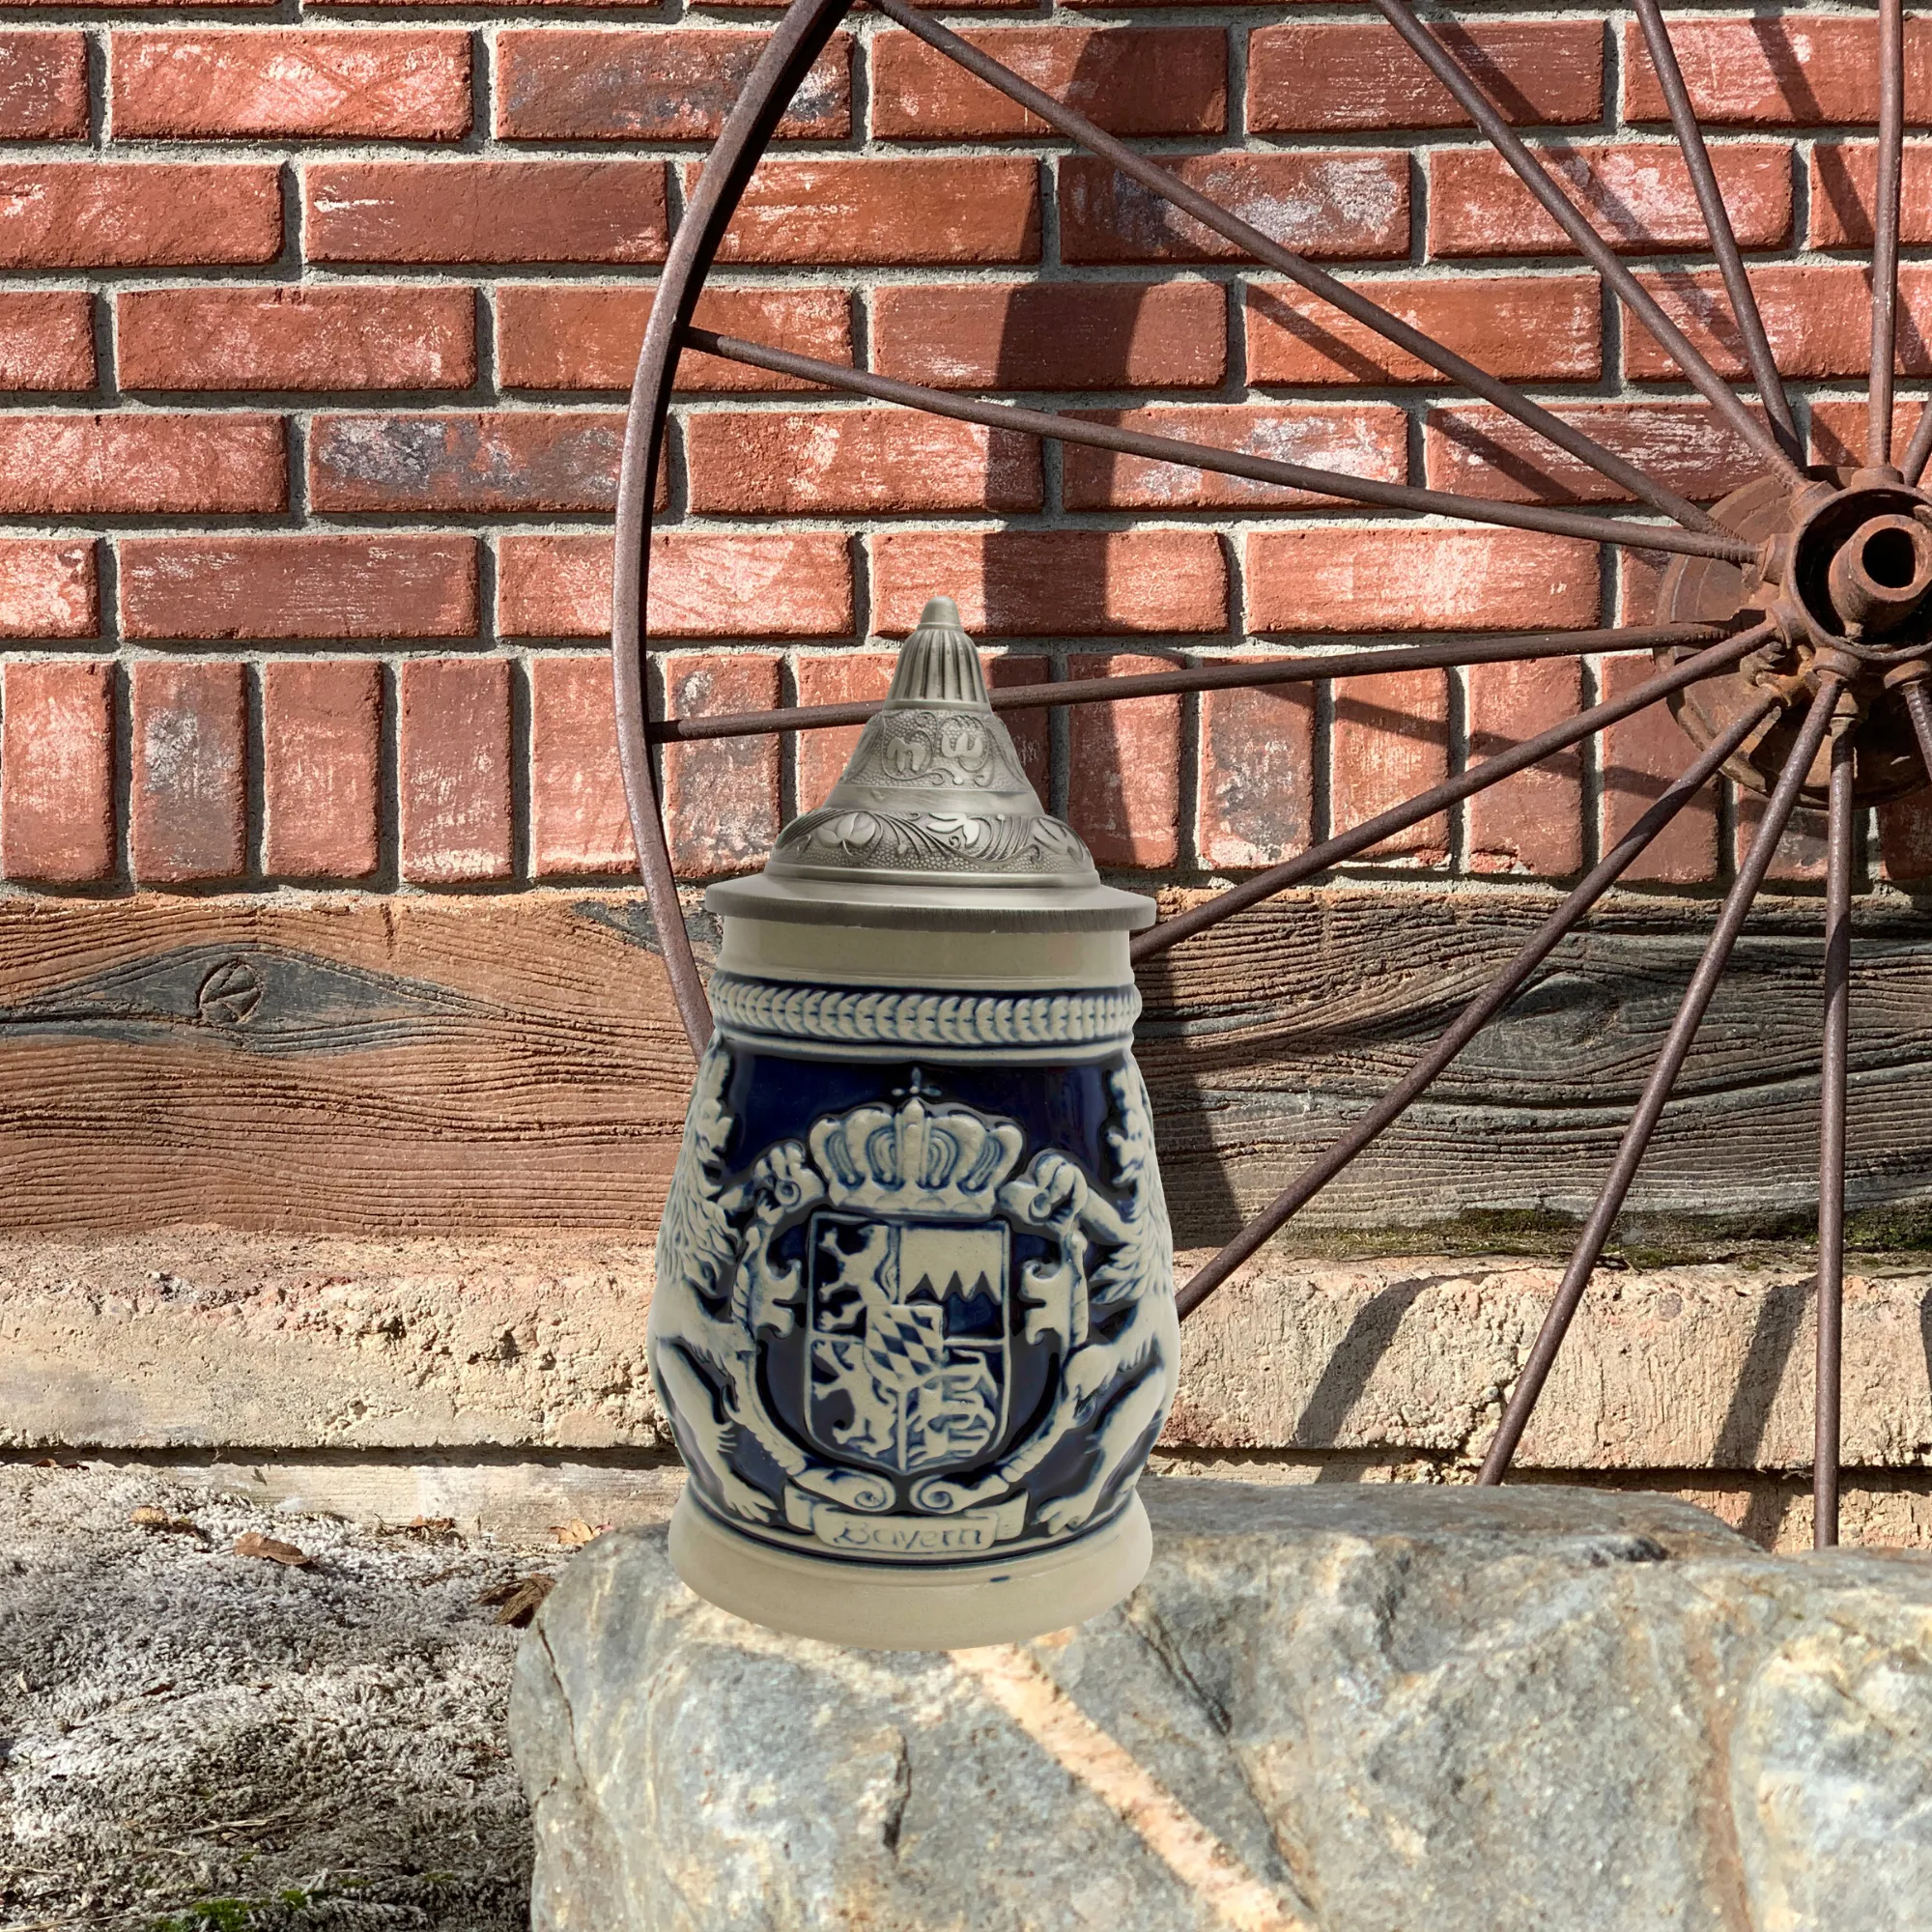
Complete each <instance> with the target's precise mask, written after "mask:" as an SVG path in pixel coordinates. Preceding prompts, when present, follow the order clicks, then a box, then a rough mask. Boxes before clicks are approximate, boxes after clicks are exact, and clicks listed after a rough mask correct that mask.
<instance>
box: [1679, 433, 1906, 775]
mask: <svg viewBox="0 0 1932 1932" xmlns="http://www.w3.org/2000/svg"><path fill="white" fill-rule="evenodd" d="M1713 514H1714V515H1715V516H1716V518H1717V520H1718V521H1719V523H1720V524H1722V525H1723V526H1724V527H1725V528H1726V529H1732V530H1735V531H1737V533H1738V534H1739V535H1740V536H1742V537H1745V538H1747V539H1748V540H1750V541H1751V542H1753V543H1755V544H1756V545H1757V546H1758V558H1757V561H1756V562H1755V563H1754V564H1747V563H1734V562H1731V561H1729V560H1727V559H1722V558H1715V557H1678V558H1676V559H1674V560H1673V561H1672V563H1671V565H1670V567H1669V568H1668V569H1667V570H1666V571H1665V572H1664V574H1663V579H1662V583H1661V584H1660V586H1659V590H1658V597H1657V611H1656V621H1657V622H1659V623H1678V622H1686V621H1696V620H1699V619H1702V620H1704V621H1707V622H1708V621H1722V622H1731V623H1738V622H1746V621H1758V620H1762V619H1767V618H1768V619H1769V620H1770V621H1771V623H1772V624H1773V625H1774V626H1775V629H1776V635H1775V636H1774V637H1773V638H1772V639H1770V640H1769V641H1768V642H1767V643H1766V644H1764V645H1763V646H1762V647H1761V648H1760V649H1758V650H1756V651H1754V652H1752V653H1751V655H1750V656H1749V657H1748V658H1747V659H1746V660H1745V661H1744V662H1743V663H1742V664H1741V665H1740V666H1739V667H1738V668H1737V669H1736V670H1735V671H1732V672H1727V673H1725V674H1724V675H1723V676H1721V677H1718V678H1713V679H1710V680H1708V681H1707V682H1705V683H1703V684H1699V685H1694V686H1692V687H1691V688H1690V690H1689V691H1686V692H1682V693H1679V694H1678V696H1676V697H1675V698H1673V699H1672V700H1671V703H1672V709H1673V710H1674V711H1675V712H1676V714H1677V719H1678V722H1679V723H1680V724H1681V725H1683V726H1684V728H1685V729H1686V730H1687V731H1688V732H1689V733H1690V736H1691V737H1693V738H1694V739H1696V741H1697V742H1698V743H1699V744H1701V745H1709V744H1711V743H1712V742H1713V741H1714V740H1715V739H1716V738H1717V737H1718V736H1719V733H1720V732H1722V731H1723V730H1724V729H1726V728H1727V727H1728V726H1730V725H1732V724H1733V723H1734V722H1735V721H1736V720H1737V719H1738V718H1739V717H1740V716H1741V715H1743V714H1744V713H1745V712H1746V711H1747V710H1748V709H1749V708H1750V707H1752V706H1754V705H1756V704H1758V703H1761V702H1762V700H1763V697H1764V694H1765V693H1766V692H1767V691H1771V692H1773V693H1775V694H1776V695H1777V696H1779V697H1781V698H1782V699H1783V700H1784V706H1783V710H1782V711H1781V712H1780V714H1779V715H1778V716H1777V717H1776V718H1775V719H1773V720H1772V721H1771V722H1770V724H1768V725H1765V726H1764V727H1763V729H1762V730H1761V732H1760V733H1759V734H1758V735H1757V737H1755V738H1754V739H1752V740H1750V741H1749V742H1747V745H1746V746H1745V748H1744V749H1743V750H1742V751H1740V752H1738V753H1736V754H1735V755H1734V756H1733V757H1732V758H1731V759H1730V761H1729V762H1728V763H1727V764H1726V766H1725V770H1726V771H1727V772H1728V773H1729V774H1730V775H1731V776H1732V777H1733V778H1735V779H1737V780H1738V781H1740V782H1741V783H1743V784H1746V785H1748V786H1750V787H1751V788H1752V789H1753V790H1755V791H1761V792H1762V791H1769V790H1770V789H1771V787H1772V785H1773V784H1774V783H1775V782H1776V778H1777V774H1778V773H1779V772H1780V771H1781V770H1782V769H1783V766H1784V760H1785V758H1786V757H1787V756H1788V755H1789V753H1790V751H1791V748H1792V745H1793V743H1794V741H1795V738H1796V734H1797V731H1798V727H1799V724H1800V721H1801V718H1802V714H1803V712H1804V706H1805V704H1806V703H1807V702H1808V701H1809V699H1810V698H1811V697H1812V696H1815V694H1816V693H1817V691H1818V690H1819V688H1820V686H1821V685H1822V684H1824V683H1825V682H1826V681H1827V680H1828V679H1830V680H1833V681H1836V682H1839V683H1842V684H1845V685H1848V686H1849V687H1850V693H1851V697H1850V703H1849V705H1848V707H1847V711H1846V717H1847V720H1848V725H1847V728H1849V729H1850V730H1851V732H1852V733H1853V735H1854V738H1855V740H1856V767H1857V773H1858V781H1857V795H1858V798H1859V800H1860V802H1861V803H1862V804H1879V803H1882V802H1883V801H1884V800H1886V799H1890V798H1897V797H1900V796H1902V795H1903V794H1905V793H1906V792H1910V791H1913V790H1916V789H1917V788H1918V786H1919V785H1921V784H1923V783H1924V781H1925V778H1924V766H1923V763H1922V761H1921V758H1920V754H1919V751H1918V742H1917V739H1916V737H1915V735H1914V728H1913V722H1912V717H1911V712H1910V709H1909V706H1910V703H1911V702H1912V701H1913V700H1912V699H1911V697H1910V696H1909V694H1908V692H1907V689H1906V687H1907V686H1909V685H1914V684H1921V683H1922V682H1923V681H1924V680H1925V679H1926V678H1927V677H1928V676H1932V495H1928V494H1927V493H1926V492H1925V491H1923V490H1918V489H1914V488H1912V487H1911V486H1909V485H1907V484H1905V483H1903V482H1901V481H1900V480H1899V478H1898V476H1897V475H1896V473H1895V472H1893V471H1889V470H1884V469H1814V470H1812V471H1811V472H1810V480H1809V481H1808V483H1806V485H1805V486H1804V487H1803V488H1801V489H1799V490H1796V491H1794V490H1792V489H1790V488H1789V487H1788V486H1787V484H1786V482H1785V481H1784V479H1782V478H1779V477H1776V476H1769V475H1767V476H1760V477H1757V478H1756V479H1754V480H1753V481H1752V482H1749V483H1747V484H1746V485H1745V486H1744V487H1743V488H1742V489H1740V490H1736V491H1733V492H1732V494H1731V495H1730V496H1728V497H1725V498H1724V499H1723V501H1722V502H1720V503H1719V504H1718V505H1717V507H1716V509H1715V511H1714V513H1713ZM1659 655H1660V658H1662V660H1663V661H1665V662H1675V661H1677V660H1678V659H1679V658H1680V657H1681V656H1682V655H1684V651H1683V647H1682V646H1671V647H1670V648H1669V649H1668V650H1666V651H1663V652H1660V653H1659ZM1922 696H1923V694H1921V701H1922ZM1829 761H1830V753H1829V751H1827V752H1823V753H1820V754H1819V757H1818V760H1817V763H1816V765H1815V768H1814V769H1813V770H1812V771H1811V772H1810V774H1809V775H1808V777H1807V780H1806V782H1805V786H1804V797H1805V799H1806V800H1807V802H1810V803H1814V804H1816V803H1821V802H1822V801H1823V799H1824V796H1825V789H1826V780H1827V775H1828V766H1829Z"/></svg>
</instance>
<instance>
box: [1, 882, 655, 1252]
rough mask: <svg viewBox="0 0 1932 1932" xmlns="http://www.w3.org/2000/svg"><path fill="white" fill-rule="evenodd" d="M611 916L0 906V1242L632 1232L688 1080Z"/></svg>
mask: <svg viewBox="0 0 1932 1932" xmlns="http://www.w3.org/2000/svg"><path fill="white" fill-rule="evenodd" d="M648 936H649V928H648V924H647V923H644V922H641V921H640V920H639V916H638V914H637V912H636V910H635V908H634V907H633V906H632V905H631V904H630V903H629V902H628V901H626V900H622V899H599V898H573V897H569V896H565V895H557V894H530V895H520V896H518V897H516V898H495V899H492V898H464V899H431V898H421V899H412V898H398V899H386V900H385V899H376V898H369V897H355V898H342V899H329V898H307V899H304V898H298V897H295V896H293V895H287V896H284V895H277V896H276V897H274V898H261V899H225V898H207V899H181V898H172V899H164V898H159V897H154V896H141V897H135V898H130V899H122V900H115V901H108V902H99V901H48V900H36V899H27V898H10V899H7V900H5V901H0V1163H4V1171H5V1173H6V1175H7V1179H8V1185H7V1187H6V1189H5V1190H4V1192H0V1227H5V1228H13V1229H39V1230H47V1229H59V1228H107V1229H112V1228H130V1229H132V1228H145V1227H156V1226H166V1225H170V1224H182V1223H188V1224H197V1223H198V1224H215V1225H220V1226H225V1227H231V1228H257V1229H275V1230H282V1231H289V1232H295V1231H300V1230H315V1231H329V1232H335V1233H344V1232H355V1231H374V1232H388V1231H404V1230H408V1231H415V1232H449V1233H463V1234H469V1235H474V1234H477V1233H479V1232H484V1231H488V1230H491V1229H498V1228H522V1227H572V1226H574V1227H590V1228H605V1229H611V1230H625V1229H639V1228H648V1227H650V1226H652V1225H653V1224H654V1222H655V1218H656V1213H657V1208H658V1206H659V1204H660V1203H661V1201H662V1198H663V1191H664V1187H665V1184H666V1181H667V1179H668V1173H669V1166H670V1162H671V1159H672V1157H673V1156H674V1153H675V1149H676V1139H677V1134H678V1132H679V1129H680V1127H681V1123H682V1116H683V1110H684V1096H685V1092H686V1089H687V1086H688V1082H689V1078H690V1073H689V1067H690V1060H689V1054H688V1052H687V1050H686V1048H685V1046H684V1043H683V1039H682V1035H681V1031H680V1029H679V1028H678V1026H677V1024H676V1021H675V1018H674V1017H673V1015H672V1011H671V1007H670V1003H669V997H668V989H667V986H666V983H665V980H664V974H663V969H662V966H661V964H660V962H659V960H658V958H657V956H656V954H655V953H654V952H652V950H651V949H650V946H649V944H648Z"/></svg>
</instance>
